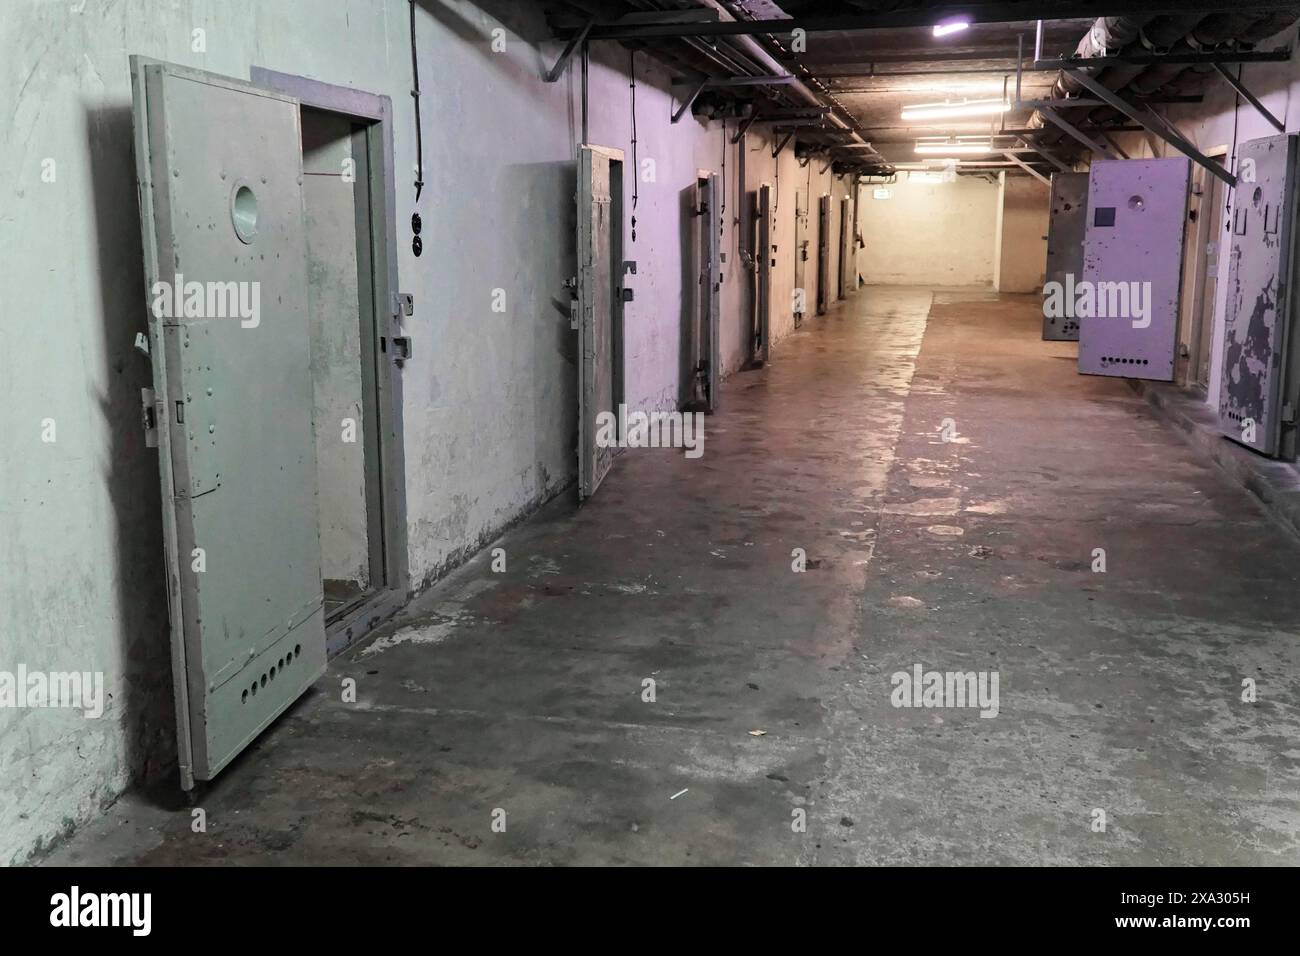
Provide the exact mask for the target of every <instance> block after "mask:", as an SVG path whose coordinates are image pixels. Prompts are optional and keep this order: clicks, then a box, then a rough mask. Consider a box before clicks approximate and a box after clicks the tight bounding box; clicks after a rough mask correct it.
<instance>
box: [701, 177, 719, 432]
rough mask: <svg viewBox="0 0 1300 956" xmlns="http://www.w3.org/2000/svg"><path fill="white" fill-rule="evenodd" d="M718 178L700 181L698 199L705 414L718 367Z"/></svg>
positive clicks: (714, 404)
mask: <svg viewBox="0 0 1300 956" xmlns="http://www.w3.org/2000/svg"><path fill="white" fill-rule="evenodd" d="M720 196H721V192H720V190H719V188H718V174H717V173H710V174H709V177H708V179H706V180H705V181H704V189H703V196H702V197H701V203H700V205H701V210H700V213H701V218H700V221H701V225H702V228H703V230H704V258H703V262H702V263H701V266H702V271H703V277H702V281H701V286H702V290H701V291H702V292H703V293H704V303H705V308H704V323H703V324H704V329H703V335H702V338H703V347H704V348H703V351H704V355H703V362H704V369H703V371H704V382H705V393H706V394H705V397H704V402H705V411H709V412H716V411H717V410H718V407H719V402H718V398H719V395H718V374H719V372H720V370H721V365H722V214H721V211H720V205H719V203H720Z"/></svg>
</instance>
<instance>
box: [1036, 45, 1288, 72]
mask: <svg viewBox="0 0 1300 956" xmlns="http://www.w3.org/2000/svg"><path fill="white" fill-rule="evenodd" d="M1290 59H1291V50H1290V49H1289V48H1283V49H1281V50H1265V51H1258V50H1246V51H1239V52H1236V53H1134V54H1131V55H1128V56H1124V55H1121V56H1063V57H1058V58H1056V59H1052V58H1050V57H1049V58H1048V59H1046V60H1034V61H1033V63H1029V64H1026V65H1025V69H1026V70H1068V69H1071V68H1076V69H1077V68H1078V67H1084V66H1086V67H1090V68H1091V67H1097V66H1119V65H1129V66H1152V65H1154V64H1163V63H1172V64H1176V65H1180V66H1182V65H1186V66H1198V65H1205V64H1209V65H1213V64H1215V63H1285V62H1286V61H1288V60H1290Z"/></svg>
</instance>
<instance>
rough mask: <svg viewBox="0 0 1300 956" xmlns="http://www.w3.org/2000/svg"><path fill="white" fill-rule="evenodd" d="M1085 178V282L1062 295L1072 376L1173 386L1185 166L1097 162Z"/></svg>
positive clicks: (1188, 180) (1188, 164)
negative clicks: (1075, 336) (1073, 337)
mask: <svg viewBox="0 0 1300 956" xmlns="http://www.w3.org/2000/svg"><path fill="white" fill-rule="evenodd" d="M1088 176H1089V179H1088V222H1087V226H1086V229H1085V234H1084V247H1083V283H1084V284H1083V285H1081V286H1078V287H1077V288H1076V289H1073V290H1068V291H1067V294H1066V296H1065V298H1066V299H1067V304H1069V305H1072V306H1073V307H1074V309H1075V310H1076V313H1077V314H1078V319H1079V371H1080V372H1082V373H1084V374H1087V375H1113V376H1117V377H1120V378H1144V379H1152V380H1155V381H1160V382H1169V381H1172V380H1173V377H1174V355H1175V351H1176V349H1177V347H1178V308H1179V299H1180V295H1181V290H1182V264H1183V231H1184V230H1185V229H1186V228H1187V194H1188V189H1189V186H1190V183H1191V162H1190V161H1189V160H1186V159H1181V158H1179V159H1119V160H1098V161H1097V162H1094V163H1093V164H1092V167H1091V169H1090V170H1089V173H1088ZM1071 292H1073V293H1074V294H1073V295H1071V294H1070V293H1071Z"/></svg>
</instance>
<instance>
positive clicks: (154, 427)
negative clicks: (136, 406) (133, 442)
mask: <svg viewBox="0 0 1300 956" xmlns="http://www.w3.org/2000/svg"><path fill="white" fill-rule="evenodd" d="M140 423H141V425H143V426H144V447H145V448H157V447H158V410H157V408H155V406H154V390H153V389H152V388H142V389H140Z"/></svg>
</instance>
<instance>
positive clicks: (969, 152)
mask: <svg viewBox="0 0 1300 956" xmlns="http://www.w3.org/2000/svg"><path fill="white" fill-rule="evenodd" d="M916 152H917V155H918V156H984V155H986V154H988V153H992V152H996V150H994V148H993V144H992V143H991V142H988V143H917V144H916Z"/></svg>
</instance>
